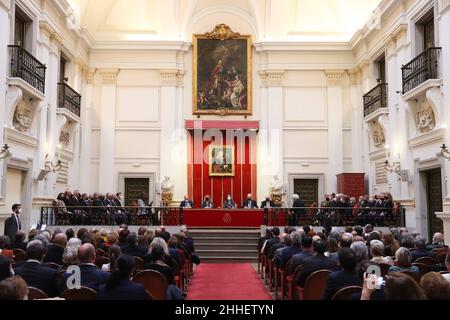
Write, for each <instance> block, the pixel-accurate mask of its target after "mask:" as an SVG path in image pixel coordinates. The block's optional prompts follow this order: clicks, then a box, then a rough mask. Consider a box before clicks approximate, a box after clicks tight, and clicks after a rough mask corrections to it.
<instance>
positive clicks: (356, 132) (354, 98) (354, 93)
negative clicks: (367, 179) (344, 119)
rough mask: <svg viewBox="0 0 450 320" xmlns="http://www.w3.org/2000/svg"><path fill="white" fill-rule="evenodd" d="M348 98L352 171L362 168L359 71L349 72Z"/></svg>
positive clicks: (359, 170) (361, 115)
mask: <svg viewBox="0 0 450 320" xmlns="http://www.w3.org/2000/svg"><path fill="white" fill-rule="evenodd" d="M349 75H350V85H351V87H350V100H351V106H352V168H353V171H354V172H357V173H359V172H364V171H363V170H364V169H363V154H364V150H363V132H362V126H361V121H362V118H363V99H362V91H361V72H360V70H352V71H351V72H350V73H349Z"/></svg>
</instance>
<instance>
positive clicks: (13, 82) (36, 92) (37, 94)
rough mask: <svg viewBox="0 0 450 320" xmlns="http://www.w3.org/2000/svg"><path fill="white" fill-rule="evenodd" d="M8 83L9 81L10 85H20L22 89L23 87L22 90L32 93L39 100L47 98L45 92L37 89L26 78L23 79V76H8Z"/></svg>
mask: <svg viewBox="0 0 450 320" xmlns="http://www.w3.org/2000/svg"><path fill="white" fill-rule="evenodd" d="M6 83H7V85H8V86H17V87H19V88H20V89H22V91H23V92H24V93H26V94H28V95H30V96H31V97H33V98H34V99H37V100H40V101H42V100H44V99H45V94H43V93H42V92H40V91H39V90H38V89H36V88H35V87H33V86H32V85H30V84H28V83H27V82H25V81H24V80H22V78H16V77H7V78H6Z"/></svg>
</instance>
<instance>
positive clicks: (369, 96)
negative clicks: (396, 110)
mask: <svg viewBox="0 0 450 320" xmlns="http://www.w3.org/2000/svg"><path fill="white" fill-rule="evenodd" d="M387 89H388V85H387V83H380V84H379V85H377V86H376V87H375V88H373V89H372V90H370V91H369V92H367V93H366V94H365V95H364V96H363V100H364V117H367V116H368V115H370V114H372V113H374V112H375V111H377V110H378V109H381V108H387Z"/></svg>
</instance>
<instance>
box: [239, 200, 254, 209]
mask: <svg viewBox="0 0 450 320" xmlns="http://www.w3.org/2000/svg"><path fill="white" fill-rule="evenodd" d="M250 201H251V206H252V208H258V204H257V203H256V200H248V199H245V200H244V203H243V204H242V207H243V208H247V207H248V203H249V202H250Z"/></svg>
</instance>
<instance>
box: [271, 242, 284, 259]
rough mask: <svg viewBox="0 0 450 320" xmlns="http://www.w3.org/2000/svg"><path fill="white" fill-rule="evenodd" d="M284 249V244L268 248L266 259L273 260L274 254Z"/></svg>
mask: <svg viewBox="0 0 450 320" xmlns="http://www.w3.org/2000/svg"><path fill="white" fill-rule="evenodd" d="M281 248H284V242H281V241H280V242H278V243H275V244H273V245H271V246H270V248H269V250H267V258H269V259H273V258H274V257H275V252H276V251H277V250H278V249H281Z"/></svg>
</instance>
